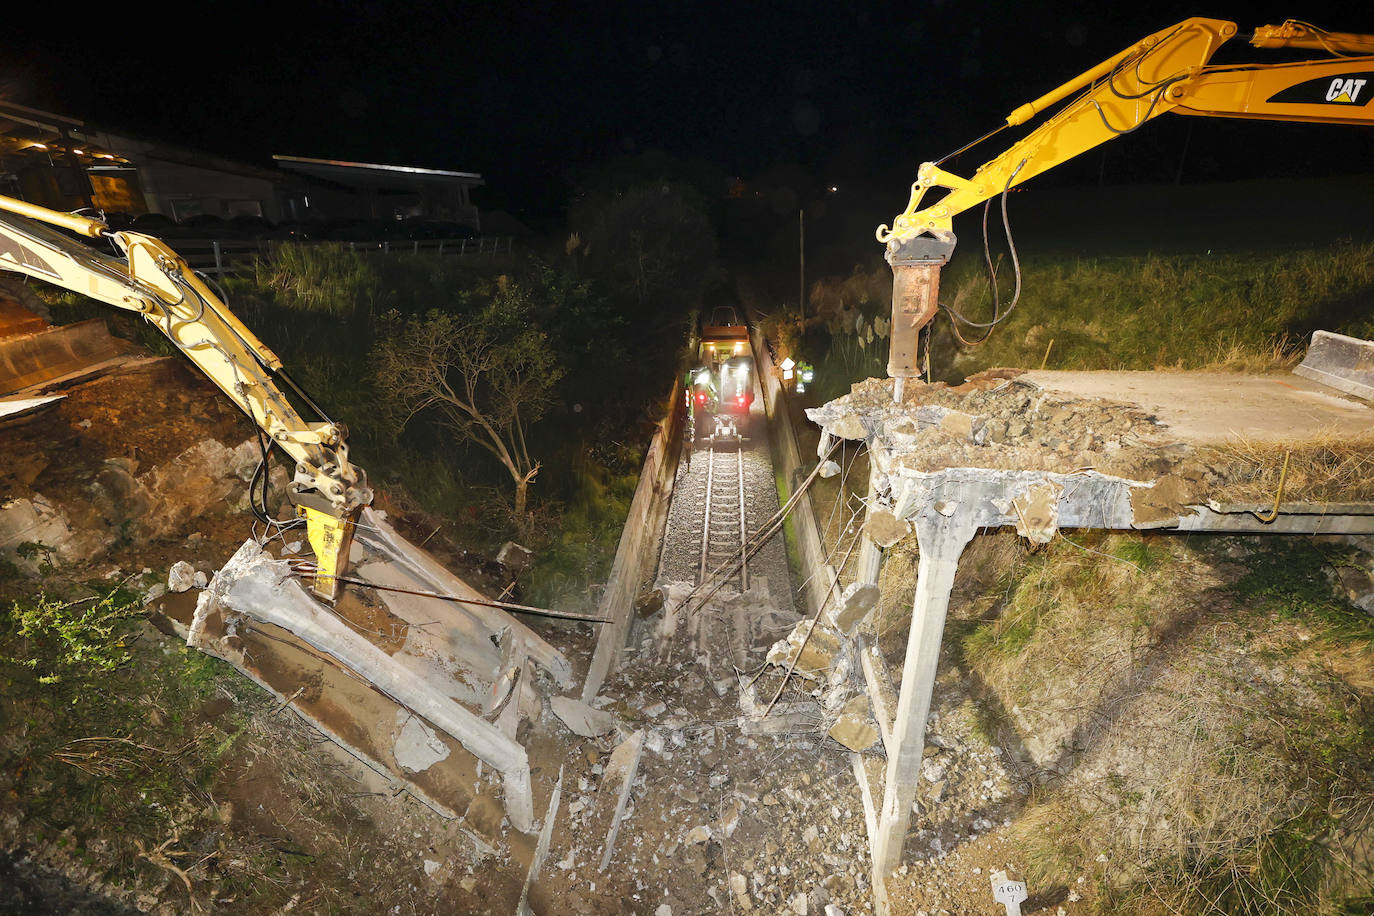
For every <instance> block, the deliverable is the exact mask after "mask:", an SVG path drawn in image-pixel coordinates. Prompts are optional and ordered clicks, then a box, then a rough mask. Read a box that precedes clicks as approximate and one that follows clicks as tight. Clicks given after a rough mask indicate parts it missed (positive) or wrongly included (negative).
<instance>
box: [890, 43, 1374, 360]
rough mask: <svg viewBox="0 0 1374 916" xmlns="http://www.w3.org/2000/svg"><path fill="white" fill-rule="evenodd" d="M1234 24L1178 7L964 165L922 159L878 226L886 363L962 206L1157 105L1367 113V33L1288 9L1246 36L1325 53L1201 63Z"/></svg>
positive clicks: (919, 305)
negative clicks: (1179, 16) (997, 148)
mask: <svg viewBox="0 0 1374 916" xmlns="http://www.w3.org/2000/svg"><path fill="white" fill-rule="evenodd" d="M1236 36H1237V29H1236V24H1235V23H1233V22H1227V21H1225V20H1221V19H1206V18H1193V19H1187V20H1184V21H1183V22H1180V23H1178V24H1177V25H1174V26H1171V27H1169V28H1167V29H1162V30H1161V31H1158V32H1155V33H1154V34H1153V35H1148V36H1146V37H1145V38H1143V39H1141V40H1140V41H1138V42H1136V43H1135V44H1133V45H1131V46H1130V47H1128V48H1126V49H1125V50H1123V51H1121V52H1120V53H1118V54H1116V55H1114V56H1112V57H1109V58H1108V59H1106V60H1104V61H1103V62H1102V63H1100V64H1098V65H1097V66H1096V67H1093V68H1092V69H1090V70H1088V71H1086V72H1084V73H1082V74H1080V75H1078V76H1076V77H1074V78H1073V79H1071V80H1069V81H1068V82H1066V83H1064V84H1063V85H1061V86H1059V87H1057V88H1056V89H1053V90H1051V91H1050V92H1047V93H1045V94H1044V95H1043V96H1041V97H1040V98H1038V99H1036V100H1035V101H1032V102H1028V103H1026V104H1025V105H1022V106H1020V107H1019V108H1017V109H1016V110H1015V111H1013V112H1012V113H1011V114H1010V115H1008V116H1007V118H1006V123H1005V124H1004V125H1002V126H1001V127H999V128H997V129H996V130H994V131H992V133H991V134H988V135H987V136H985V137H983V138H982V139H984V140H985V139H987V138H988V137H990V136H991V135H992V134H995V133H997V132H998V131H1001V130H1004V129H1006V128H1007V127H1015V126H1019V125H1021V124H1025V123H1027V122H1029V121H1031V120H1033V119H1034V118H1036V117H1037V116H1039V115H1041V114H1043V113H1045V112H1046V111H1048V110H1049V109H1051V108H1053V107H1054V106H1056V105H1060V103H1063V104H1062V107H1060V108H1059V109H1058V110H1057V111H1055V112H1054V113H1053V114H1052V115H1050V116H1049V117H1048V118H1047V119H1046V120H1045V121H1044V122H1043V123H1041V124H1040V125H1039V126H1038V127H1036V128H1035V129H1034V130H1033V131H1031V133H1029V134H1028V135H1026V136H1025V137H1024V138H1022V139H1021V140H1018V141H1017V142H1016V143H1013V144H1012V145H1011V146H1009V147H1008V148H1007V149H1006V150H1005V151H1004V152H1002V153H1001V154H1000V155H998V156H996V157H995V158H993V159H991V160H989V161H988V162H986V163H984V164H983V165H981V166H979V167H978V168H977V170H976V171H975V172H974V173H973V175H972V176H971V177H968V178H965V177H962V176H960V175H956V174H954V173H952V172H949V171H946V170H945V169H943V168H941V167H940V163H939V162H926V163H924V164H923V165H921V167H920V168H919V169H918V170H917V174H916V181H915V183H913V184H912V186H911V197H910V199H909V200H908V202H907V206H906V209H905V210H903V211H902V212H901V213H899V214H898V215H897V216H896V218H895V219H894V220H893V221H892V225H891V226H890V227H889V226H888V225H882V226H879V227H878V230H877V238H878V241H880V242H882V243H884V244H885V245H886V246H887V261H888V263H889V264H891V265H892V269H893V297H892V310H893V314H892V319H893V324H892V336H891V347H892V350H891V354H890V359H889V364H888V374H889V375H891V376H893V377H895V378H905V377H912V376H916V375H918V374H919V371H918V369H917V361H916V335H917V333H918V332H919V331H920V329H921V327H923V326H924V325H925V324H927V323H929V321H930V320H931V319H932V318H933V317H934V316H935V312H936V310H937V307H938V306H937V303H938V296H939V267H940V265H942V264H944V263H945V262H947V261H948V260H949V257H950V255H951V254H952V253H953V250H954V246H955V244H956V241H957V240H956V238H955V235H954V226H953V219H954V217H955V216H957V215H959V214H960V213H963V212H964V211H965V210H968V209H969V208H971V207H974V206H976V205H978V204H980V203H982V202H984V201H986V200H989V199H990V198H992V197H994V196H996V195H999V194H1002V193H1004V192H1006V191H1008V190H1009V189H1011V188H1013V187H1016V186H1017V185H1020V184H1023V183H1024V182H1026V181H1028V180H1029V179H1031V178H1033V177H1035V176H1036V175H1039V174H1041V173H1042V172H1045V171H1048V170H1049V169H1052V168H1054V167H1055V166H1057V165H1059V164H1061V163H1063V162H1067V161H1068V160H1070V159H1072V158H1074V157H1075V156H1078V155H1081V154H1082V153H1084V152H1086V151H1088V150H1090V149H1092V148H1094V147H1096V146H1098V145H1100V144H1102V143H1105V142H1107V141H1108V140H1112V139H1114V138H1116V137H1119V136H1122V135H1123V134H1128V133H1131V132H1132V131H1134V130H1136V129H1137V128H1139V127H1140V126H1141V125H1143V124H1144V123H1145V122H1146V121H1148V120H1151V119H1152V118H1156V117H1158V116H1159V115H1161V114H1164V113H1166V112H1174V113H1175V114H1182V115H1194V116H1204V117H1213V118H1247V119H1254V120H1270V121H1306V122H1313V123H1324V124H1355V125H1360V124H1364V125H1368V124H1374V104H1371V99H1374V36H1370V35H1351V34H1346V33H1336V32H1325V31H1323V30H1321V29H1317V28H1316V27H1314V26H1311V25H1308V24H1306V23H1300V22H1297V21H1294V20H1289V21H1288V22H1285V23H1284V24H1283V25H1281V26H1265V27H1262V28H1260V29H1256V30H1255V33H1254V34H1253V35H1252V36H1251V44H1252V45H1254V46H1255V47H1258V48H1281V47H1287V48H1302V49H1314V50H1319V51H1324V52H1326V53H1327V54H1328V55H1329V56H1327V57H1324V58H1321V59H1317V60H1302V61H1293V62H1285V63H1252V64H1228V65H1212V64H1210V63H1209V61H1210V60H1211V58H1212V55H1213V54H1214V53H1215V52H1216V50H1217V49H1218V48H1219V47H1220V46H1221V45H1222V44H1224V43H1225V42H1227V41H1228V40H1230V39H1232V38H1235V37H1236ZM1066 100H1067V101H1066ZM975 142H978V141H975ZM970 145H972V144H970ZM968 148H969V147H964V149H968ZM960 152H962V150H961V151H960ZM946 158H949V157H946ZM942 161H943V160H942ZM935 188H940V189H944V190H945V191H946V192H947V193H945V195H944V196H943V197H941V198H939V199H938V200H935V201H934V202H931V203H927V202H926V195H927V193H928V192H929V191H931V190H932V189H935Z"/></svg>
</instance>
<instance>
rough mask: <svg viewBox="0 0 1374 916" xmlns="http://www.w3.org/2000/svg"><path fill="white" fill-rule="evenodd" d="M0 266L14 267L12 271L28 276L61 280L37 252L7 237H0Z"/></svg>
mask: <svg viewBox="0 0 1374 916" xmlns="http://www.w3.org/2000/svg"><path fill="white" fill-rule="evenodd" d="M0 264H12V265H14V266H13V267H12V268H6V269H12V270H22V271H23V272H24V273H29V274H42V275H43V276H45V277H51V278H52V279H54V280H58V279H61V274H59V273H58V272H57V271H56V270H54V269H53V266H52V265H51V264H49V263H48V262H47V260H46V259H45V258H44V257H43V256H42V255H41V254H39V253H38V252H36V251H34V250H33V249H32V248H30V247H29V246H28V245H25V244H24V243H23V242H21V241H19V239H16V238H11V237H10V236H8V235H0Z"/></svg>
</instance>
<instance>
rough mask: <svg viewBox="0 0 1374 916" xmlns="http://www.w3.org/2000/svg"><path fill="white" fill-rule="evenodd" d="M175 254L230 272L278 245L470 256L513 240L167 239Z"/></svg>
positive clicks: (506, 248)
mask: <svg viewBox="0 0 1374 916" xmlns="http://www.w3.org/2000/svg"><path fill="white" fill-rule="evenodd" d="M167 244H168V245H170V246H171V247H172V248H173V249H174V250H175V251H176V253H177V254H179V255H181V256H182V257H183V258H185V259H186V262H187V263H188V264H190V265H191V266H192V267H194V268H195V269H196V270H199V271H201V272H202V273H207V274H214V275H219V274H225V273H232V272H234V271H235V270H237V269H239V268H241V267H243V266H245V265H246V264H247V263H248V262H249V261H250V260H251V259H252V258H254V257H258V256H263V257H266V256H270V255H271V254H272V252H273V251H274V250H275V249H276V247H277V246H278V245H284V244H289V245H339V246H342V247H346V248H347V249H348V250H349V251H363V252H370V253H374V254H420V253H421V252H427V253H431V254H437V255H449V256H457V257H469V256H474V255H484V254H485V255H496V254H509V253H510V252H511V251H512V250H513V248H514V244H515V240H514V239H513V238H511V237H510V236H484V237H482V238H476V239H424V240H407V239H400V240H387V239H384V240H380V241H370V242H369V241H318V242H315V241H306V242H287V241H283V240H280V239H260V240H252V239H168V240H167Z"/></svg>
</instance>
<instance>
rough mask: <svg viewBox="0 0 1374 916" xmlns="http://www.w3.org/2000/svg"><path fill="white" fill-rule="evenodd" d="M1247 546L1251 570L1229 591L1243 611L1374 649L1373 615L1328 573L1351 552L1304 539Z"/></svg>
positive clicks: (1264, 540) (1272, 540)
mask: <svg viewBox="0 0 1374 916" xmlns="http://www.w3.org/2000/svg"><path fill="white" fill-rule="evenodd" d="M1248 546H1250V547H1251V552H1250V554H1249V555H1248V556H1247V557H1246V559H1245V564H1246V566H1247V567H1248V570H1247V572H1246V573H1245V574H1244V575H1242V576H1241V577H1240V578H1239V579H1238V580H1237V581H1236V582H1235V583H1234V584H1233V585H1232V586H1231V587H1230V590H1231V592H1232V593H1233V594H1234V595H1235V596H1236V598H1237V599H1239V601H1240V602H1241V606H1242V607H1244V608H1247V609H1249V610H1250V611H1251V612H1252V613H1256V614H1275V615H1277V616H1279V617H1280V618H1282V619H1286V620H1300V621H1304V622H1307V623H1310V624H1313V625H1315V626H1316V627H1317V628H1318V629H1319V630H1320V631H1321V634H1322V635H1323V636H1324V637H1326V638H1328V639H1332V640H1334V641H1337V642H1341V643H1350V642H1357V643H1361V644H1363V645H1366V646H1374V617H1371V616H1370V615H1369V614H1366V613H1365V612H1364V611H1362V610H1360V609H1359V608H1357V607H1354V606H1353V605H1351V604H1350V603H1349V602H1348V601H1345V600H1344V599H1343V598H1342V597H1341V596H1340V595H1338V594H1337V593H1336V592H1335V590H1334V588H1333V587H1332V584H1331V580H1330V579H1329V578H1328V577H1327V573H1326V571H1327V569H1329V568H1330V567H1332V566H1334V565H1337V564H1339V563H1341V562H1345V561H1348V560H1349V554H1350V549H1349V548H1346V547H1344V546H1343V545H1338V544H1322V543H1318V542H1316V541H1314V540H1313V539H1311V538H1305V537H1272V538H1262V539H1259V541H1258V543H1252V544H1249V545H1248Z"/></svg>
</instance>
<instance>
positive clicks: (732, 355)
mask: <svg viewBox="0 0 1374 916" xmlns="http://www.w3.org/2000/svg"><path fill="white" fill-rule="evenodd" d="M754 387H755V380H754V355H753V350H752V349H751V348H750V345H749V328H748V326H747V325H745V324H744V323H743V322H742V321H740V320H739V316H738V315H737V314H736V312H735V310H734V308H732V307H731V306H728V305H727V306H719V307H717V308H716V309H715V310H714V311H713V312H712V313H711V315H710V318H709V320H707V321H705V322H703V323H702V327H701V345H700V347H699V348H698V351H697V363H696V365H695V366H693V367H692V368H691V369H690V370H688V372H687V377H686V379H685V380H684V384H683V388H684V390H685V397H686V400H687V418H688V419H687V429H688V441H691V442H693V443H695V442H697V441H700V440H706V441H709V442H712V443H715V442H721V441H734V442H739V441H740V440H741V439H743V438H744V433H745V431H747V428H748V427H747V421H748V417H749V411H750V408H751V407H752V406H753V404H754Z"/></svg>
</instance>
